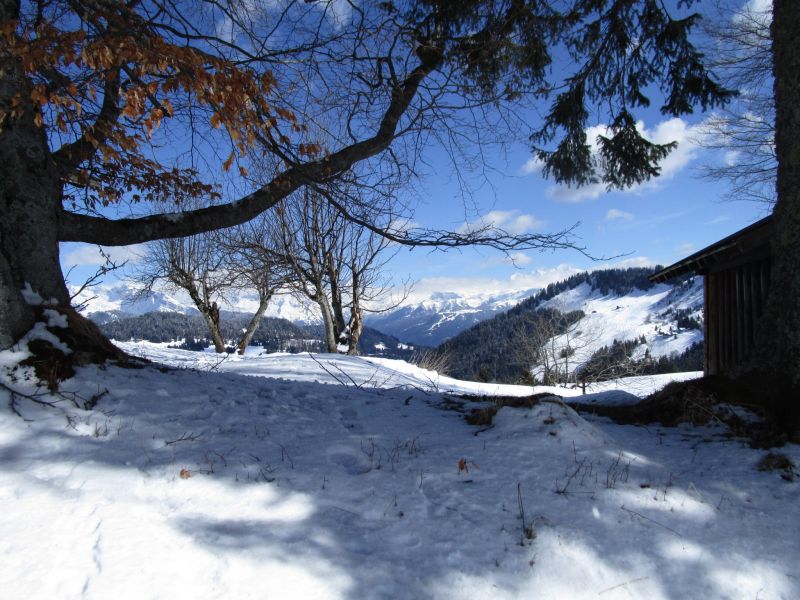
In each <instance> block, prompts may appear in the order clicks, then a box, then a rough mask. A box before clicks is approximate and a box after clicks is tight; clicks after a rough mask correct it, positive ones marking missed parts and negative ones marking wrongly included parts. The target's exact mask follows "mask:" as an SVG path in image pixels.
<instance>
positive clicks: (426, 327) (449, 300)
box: [365, 289, 538, 346]
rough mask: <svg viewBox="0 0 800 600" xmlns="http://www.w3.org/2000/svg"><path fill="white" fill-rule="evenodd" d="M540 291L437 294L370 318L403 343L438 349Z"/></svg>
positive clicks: (450, 292)
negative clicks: (475, 325) (442, 344)
mask: <svg viewBox="0 0 800 600" xmlns="http://www.w3.org/2000/svg"><path fill="white" fill-rule="evenodd" d="M537 291H538V289H527V290H514V291H508V292H502V293H485V294H461V293H458V292H452V291H448V292H435V293H433V294H431V296H430V297H428V298H425V299H423V300H421V301H418V302H415V303H404V304H403V305H402V306H400V307H399V308H396V309H394V310H392V311H389V312H385V313H378V314H373V315H368V316H367V317H366V319H365V321H366V323H367V324H368V325H369V326H370V327H374V328H375V329H378V330H380V331H383V332H384V333H388V334H390V335H393V336H395V337H396V338H398V339H401V340H403V341H406V342H409V343H413V344H420V345H424V346H438V345H439V344H441V343H442V342H444V341H445V340H448V339H450V338H452V337H454V336H456V335H458V334H459V333H461V332H462V331H464V330H465V329H468V328H469V327H471V326H472V325H474V324H476V323H479V322H480V321H484V320H486V319H489V318H491V317H493V316H494V315H496V314H497V313H499V312H501V311H504V310H508V309H509V308H511V307H512V306H514V305H516V304H517V303H519V302H520V301H522V300H524V299H525V298H527V297H529V296H531V295H533V294H535V293H536V292H537Z"/></svg>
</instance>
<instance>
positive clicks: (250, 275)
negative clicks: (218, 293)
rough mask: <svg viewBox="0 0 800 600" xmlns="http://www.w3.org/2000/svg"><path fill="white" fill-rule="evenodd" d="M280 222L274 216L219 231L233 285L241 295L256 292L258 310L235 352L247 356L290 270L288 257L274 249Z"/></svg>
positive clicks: (288, 277) (286, 281) (263, 217)
mask: <svg viewBox="0 0 800 600" xmlns="http://www.w3.org/2000/svg"><path fill="white" fill-rule="evenodd" d="M276 231H277V223H276V220H275V218H274V216H273V215H261V216H260V217H258V218H256V219H254V220H252V221H250V222H248V223H244V224H242V225H239V226H238V227H234V228H233V229H230V230H223V231H222V232H220V246H221V248H222V251H223V252H224V253H225V254H226V255H227V264H226V267H227V268H228V269H229V270H230V271H231V272H232V274H233V279H232V283H233V286H234V287H235V288H236V289H237V290H238V291H241V292H246V291H255V293H256V295H257V297H258V307H257V308H256V310H255V312H254V313H253V316H252V317H251V319H250V322H249V324H248V325H247V328H246V329H245V331H244V332H243V334H242V337H241V339H240V340H239V343H238V344H237V347H236V351H237V352H238V353H239V354H244V352H245V350H246V349H247V347H248V346H249V345H250V341H251V340H252V339H253V335H255V332H256V331H257V330H258V327H259V325H260V324H261V320H262V318H263V316H264V313H265V312H266V310H267V307H268V306H269V302H270V300H271V299H272V297H273V296H274V295H275V294H278V293H280V292H281V291H283V290H285V288H286V287H287V286H288V284H289V282H290V280H291V279H290V270H289V267H288V265H287V263H286V259H285V256H284V255H283V254H282V253H281V252H279V251H278V250H277V249H276V248H275V240H276Z"/></svg>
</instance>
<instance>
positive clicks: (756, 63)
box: [697, 2, 778, 206]
mask: <svg viewBox="0 0 800 600" xmlns="http://www.w3.org/2000/svg"><path fill="white" fill-rule="evenodd" d="M716 12H717V15H716V18H714V19H710V20H708V21H706V24H705V27H704V29H705V31H706V34H707V35H708V38H709V47H708V49H707V50H706V55H707V56H708V57H709V66H710V67H711V68H713V69H714V71H715V73H716V74H717V75H718V76H720V77H721V78H722V80H723V82H724V85H725V86H726V87H728V88H730V89H735V90H738V92H739V95H738V97H737V98H735V99H734V100H733V101H732V102H730V103H729V104H728V105H727V106H725V107H722V108H720V109H718V110H717V112H715V113H714V114H713V115H711V116H710V117H709V118H708V119H706V120H705V121H704V123H703V125H702V127H701V129H700V135H699V136H697V142H698V143H699V144H700V145H701V146H702V147H704V148H709V149H712V150H719V151H722V152H724V159H723V160H724V162H722V163H721V164H709V165H704V166H703V167H702V169H701V172H702V174H703V175H704V176H705V177H707V178H709V179H713V180H723V181H726V182H728V183H729V184H730V189H729V191H728V192H727V193H726V195H727V196H728V197H729V198H731V199H735V200H741V199H748V200H755V201H758V202H763V203H766V204H767V205H769V206H772V205H773V204H774V203H775V178H776V175H777V168H778V162H777V157H776V154H775V94H774V91H773V76H772V37H771V35H770V24H771V23H772V3H771V2H770V3H769V6H768V7H766V8H765V9H763V8H762V9H759V7H758V6H756V5H755V4H754V3H747V4H745V5H743V6H741V7H737V8H734V9H731V8H730V7H727V8H726V7H720V6H717V11H716Z"/></svg>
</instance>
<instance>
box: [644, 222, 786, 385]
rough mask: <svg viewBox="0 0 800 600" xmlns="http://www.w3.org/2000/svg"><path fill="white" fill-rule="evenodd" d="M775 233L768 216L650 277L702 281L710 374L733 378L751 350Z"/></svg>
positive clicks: (762, 309) (765, 293) (766, 290)
mask: <svg viewBox="0 0 800 600" xmlns="http://www.w3.org/2000/svg"><path fill="white" fill-rule="evenodd" d="M773 231H774V224H773V220H772V216H769V217H767V218H765V219H762V220H760V221H758V222H756V223H753V224H752V225H749V226H748V227H745V228H744V229H742V230H740V231H737V232H736V233H734V234H733V235H730V236H728V237H726V238H725V239H722V240H720V241H718V242H716V243H714V244H711V245H710V246H708V247H707V248H703V249H702V250H700V251H699V252H695V253H694V254H692V255H691V256H688V257H686V258H684V259H683V260H681V261H679V262H676V263H675V264H674V265H670V266H668V267H666V268H665V269H662V270H661V271H658V272H657V273H654V274H653V275H651V276H650V280H651V281H654V282H657V283H661V282H664V281H668V280H670V279H673V278H675V277H679V276H680V275H686V274H689V273H696V274H700V275H703V276H704V278H705V279H704V284H703V291H704V294H703V296H704V302H703V304H704V313H705V318H704V323H705V325H704V331H703V333H704V335H705V373H706V375H716V374H732V373H734V372H735V371H736V367H738V366H739V365H741V364H742V362H744V360H745V359H746V358H747V357H748V356H749V354H750V352H751V351H752V348H753V339H754V337H753V336H754V332H755V324H756V321H757V320H758V318H759V317H760V316H761V314H762V313H763V311H764V304H765V300H766V297H767V293H768V292H769V284H770V267H771V253H770V244H769V241H770V237H771V236H772V234H773Z"/></svg>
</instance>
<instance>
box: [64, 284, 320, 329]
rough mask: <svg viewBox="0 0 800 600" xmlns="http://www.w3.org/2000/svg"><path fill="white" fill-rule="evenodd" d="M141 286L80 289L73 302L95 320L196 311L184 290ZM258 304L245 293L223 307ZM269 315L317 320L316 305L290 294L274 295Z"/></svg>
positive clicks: (248, 309) (232, 308) (234, 309)
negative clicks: (142, 290)
mask: <svg viewBox="0 0 800 600" xmlns="http://www.w3.org/2000/svg"><path fill="white" fill-rule="evenodd" d="M137 292H138V288H137V287H136V286H134V285H133V284H130V283H124V282H121V283H117V284H114V285H111V286H97V287H93V288H89V289H86V290H84V291H83V292H81V293H80V294H79V295H78V296H77V297H76V298H75V299H74V300H73V304H74V305H76V306H78V305H84V308H83V313H84V314H85V315H87V316H89V317H91V318H92V319H93V320H96V321H106V320H109V319H115V318H120V317H126V316H138V315H143V314H146V313H149V312H176V313H181V314H190V313H195V312H196V309H195V308H194V306H193V304H192V302H191V300H190V299H189V297H188V296H187V295H186V294H185V293H182V292H176V293H167V292H163V291H153V292H150V293H149V294H147V295H146V296H141V295H139V294H137ZM257 306H258V300H257V299H256V298H255V297H254V296H252V297H251V296H249V295H246V294H243V295H241V296H239V297H237V298H235V299H233V301H232V302H229V303H226V304H224V305H223V310H227V311H231V312H243V313H253V312H255V310H256V308H257ZM264 316H266V317H274V318H278V319H286V320H288V321H292V322H293V323H297V324H308V323H314V322H316V321H317V317H316V315H315V314H314V311H313V309H312V308H311V307H310V306H309V305H307V304H304V303H302V302H300V301H298V300H297V299H296V298H294V297H293V296H290V295H288V294H280V295H276V296H274V297H273V298H272V300H271V301H270V303H269V307H268V308H267V312H266V313H265V315H264Z"/></svg>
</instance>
